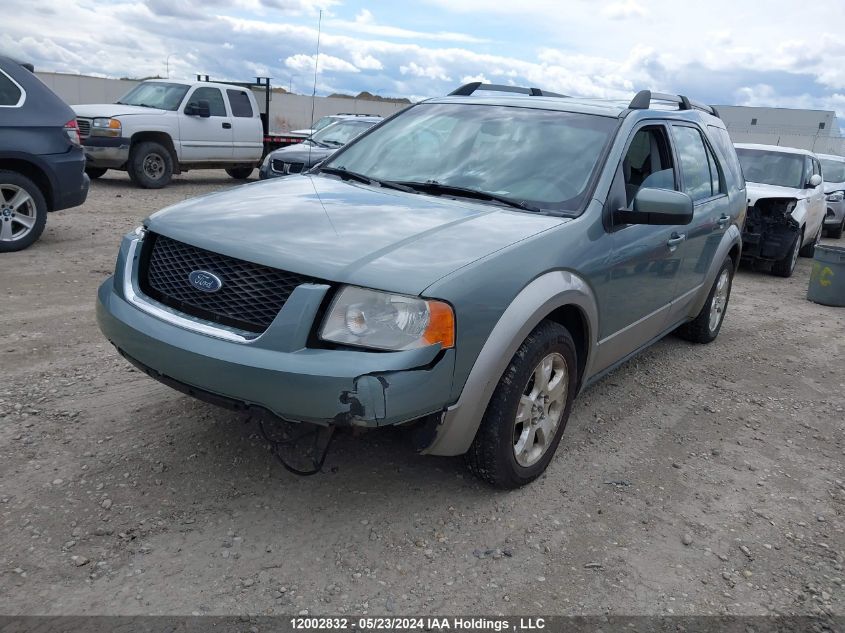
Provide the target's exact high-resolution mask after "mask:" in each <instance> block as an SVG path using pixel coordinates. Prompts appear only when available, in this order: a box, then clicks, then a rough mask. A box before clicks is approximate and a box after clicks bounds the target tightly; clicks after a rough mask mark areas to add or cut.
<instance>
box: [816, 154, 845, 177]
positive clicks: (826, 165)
mask: <svg viewBox="0 0 845 633" xmlns="http://www.w3.org/2000/svg"><path fill="white" fill-rule="evenodd" d="M820 160H821V163H822V178H824V179H825V180H826V181H827V182H845V161H840V160H831V159H830V158H822V159H820Z"/></svg>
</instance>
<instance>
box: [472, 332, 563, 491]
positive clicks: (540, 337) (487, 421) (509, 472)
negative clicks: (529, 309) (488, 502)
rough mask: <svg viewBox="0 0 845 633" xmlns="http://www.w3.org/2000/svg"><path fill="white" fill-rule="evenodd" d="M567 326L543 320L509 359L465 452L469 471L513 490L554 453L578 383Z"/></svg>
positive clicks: (529, 479) (541, 468) (540, 470)
mask: <svg viewBox="0 0 845 633" xmlns="http://www.w3.org/2000/svg"><path fill="white" fill-rule="evenodd" d="M577 358H578V356H577V353H576V350H575V343H574V342H573V340H572V336H571V335H570V334H569V331H568V330H567V329H566V328H565V327H563V326H562V325H559V324H557V323H554V322H551V321H543V322H542V323H540V325H538V326H537V327H536V328H535V329H534V331H532V332H531V334H529V335H528V337H527V338H526V339H525V341H523V343H522V345H520V347H519V349H518V350H517V351H516V354H514V356H513V358H512V359H511V362H510V364H509V365H508V367H507V369H505V373H504V374H503V375H502V377H501V379H500V380H499V384H498V385H497V386H496V391H494V392H493V396H492V398H491V399H490V403H489V404H488V405H487V411H486V412H485V413H484V417H483V418H482V420H481V426H480V427H479V429H478V433H477V434H476V436H475V439H474V440H473V443H472V446H470V449H469V451H468V452H467V454H466V456H465V457H466V462H467V465H468V466H469V469H470V471H471V472H472V473H473V474H474V475H476V476H477V477H480V478H481V479H483V480H485V481H487V482H488V483H490V484H492V485H494V486H496V487H497V488H503V489H512V488H518V487H519V486H524V485H525V484H527V483H530V482H532V481H534V480H535V479H536V478H537V477H539V476H540V475H541V474H542V473H543V471H545V470H546V467H547V466H548V465H549V462H550V461H551V460H552V457H554V454H555V451H556V450H557V446H558V444H559V443H560V438H561V436H562V435H563V430H564V428H565V427H566V422H567V421H568V419H569V413H570V411H571V409H572V401H573V400H574V399H575V390H576V387H577V385H578V363H577Z"/></svg>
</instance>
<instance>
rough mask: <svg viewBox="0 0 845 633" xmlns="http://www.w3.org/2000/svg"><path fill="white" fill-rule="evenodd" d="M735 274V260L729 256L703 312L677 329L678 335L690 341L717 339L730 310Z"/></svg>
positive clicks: (703, 307) (698, 341)
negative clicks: (729, 304) (726, 314)
mask: <svg viewBox="0 0 845 633" xmlns="http://www.w3.org/2000/svg"><path fill="white" fill-rule="evenodd" d="M733 275H734V262H733V260H732V259H731V258H730V257H728V258H727V259H726V260H725V262H724V263H723V264H722V267H721V268H720V269H719V273H718V274H717V275H716V281H714V282H713V286H712V287H711V288H710V294H709V295H707V301H705V302H704V305H703V306H702V308H701V312H699V313H698V315H697V316H696V317H695V318H694V319H693V320H692V321H690V322H689V323H684V324H683V325H682V326H681V327H679V328H678V329H677V330H675V332H676V333H677V335H678V336H680V337H681V338H682V339H685V340H687V341H689V342H690V343H702V344H704V343H711V342H713V341H714V340H716V337H717V336H719V331H720V330H721V329H722V323H724V321H725V313H726V312H727V310H728V302H729V301H730V298H731V287H732V286H733Z"/></svg>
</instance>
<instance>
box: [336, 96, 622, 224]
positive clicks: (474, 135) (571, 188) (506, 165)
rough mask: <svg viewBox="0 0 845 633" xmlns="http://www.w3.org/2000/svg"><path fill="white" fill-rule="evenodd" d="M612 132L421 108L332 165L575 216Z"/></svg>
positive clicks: (586, 123) (600, 121) (469, 108)
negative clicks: (485, 194)
mask: <svg viewBox="0 0 845 633" xmlns="http://www.w3.org/2000/svg"><path fill="white" fill-rule="evenodd" d="M615 127H616V119H615V118H610V117H602V116H596V115H589V114H580V113H573V112H560V111H549V110H539V109H534V108H519V107H505V106H482V105H473V104H445V103H441V104H438V103H432V104H421V105H418V106H415V107H412V108H409V109H407V110H405V111H404V112H403V113H402V114H399V115H398V116H396V117H395V118H393V119H391V120H389V121H388V122H387V123H384V124H382V125H380V126H379V127H378V128H377V129H375V130H373V131H371V132H370V133H369V134H367V135H366V136H363V137H361V138H359V139H357V140H355V141H354V142H353V143H350V144H349V145H348V146H347V147H346V148H345V149H344V150H343V151H342V152H341V153H339V154H337V155H335V157H334V158H332V159H330V160H329V164H330V165H331V166H332V167H345V168H346V169H348V170H350V171H355V172H358V173H362V174H365V175H367V176H371V177H373V178H377V179H382V180H395V181H400V182H402V181H404V182H417V183H419V182H427V181H436V182H437V183H440V184H444V185H452V186H457V187H465V188H469V189H475V190H478V191H484V192H488V193H494V194H497V195H500V196H505V197H508V198H511V199H514V200H518V201H525V202H529V203H531V204H533V205H535V206H539V207H544V208H554V209H565V210H571V211H576V210H578V209H579V208H580V207H581V206H582V204H583V203H584V202H585V200H586V196H587V194H588V193H589V191H588V190H589V184H590V181H591V177H592V175H593V173H594V172H595V171H596V168H597V164H598V162H599V158H600V156H601V155H602V152H603V150H604V148H605V146H606V145H607V143H608V141H609V139H610V137H611V135H612V132H613V130H614V129H615Z"/></svg>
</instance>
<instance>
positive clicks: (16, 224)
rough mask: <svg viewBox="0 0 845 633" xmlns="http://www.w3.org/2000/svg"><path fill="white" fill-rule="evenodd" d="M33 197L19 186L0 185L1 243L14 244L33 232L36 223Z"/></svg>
mask: <svg viewBox="0 0 845 633" xmlns="http://www.w3.org/2000/svg"><path fill="white" fill-rule="evenodd" d="M36 213H37V210H36V206H35V200H33V198H32V196H31V195H29V193H28V192H27V191H26V189H23V188H22V187H19V186H17V185H12V184H0V242H14V241H16V240H19V239H22V238H24V237H26V235H28V234H29V232H30V231H32V229H33V227H34V226H35V221H36Z"/></svg>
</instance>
